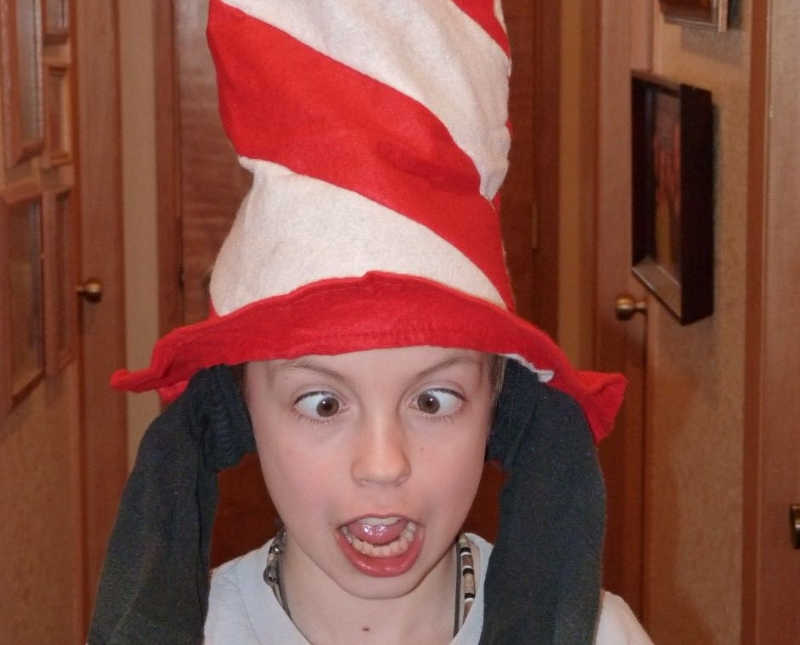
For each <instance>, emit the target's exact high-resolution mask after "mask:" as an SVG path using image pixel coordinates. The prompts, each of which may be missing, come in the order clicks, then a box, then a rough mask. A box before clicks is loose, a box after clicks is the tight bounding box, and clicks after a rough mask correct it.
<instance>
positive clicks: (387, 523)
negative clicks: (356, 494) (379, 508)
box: [359, 517, 400, 526]
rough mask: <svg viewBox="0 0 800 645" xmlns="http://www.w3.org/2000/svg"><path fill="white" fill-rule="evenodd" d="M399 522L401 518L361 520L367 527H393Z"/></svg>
mask: <svg viewBox="0 0 800 645" xmlns="http://www.w3.org/2000/svg"><path fill="white" fill-rule="evenodd" d="M399 521H400V518H399V517H364V518H362V519H360V520H359V522H361V523H362V524H366V525H367V526H380V525H383V526H391V525H392V524H396V523H397V522H399Z"/></svg>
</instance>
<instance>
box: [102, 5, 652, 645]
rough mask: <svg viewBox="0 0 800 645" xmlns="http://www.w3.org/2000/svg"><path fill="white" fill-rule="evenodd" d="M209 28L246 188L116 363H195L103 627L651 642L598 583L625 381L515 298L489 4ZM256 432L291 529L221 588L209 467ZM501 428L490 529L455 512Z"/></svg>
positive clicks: (136, 379) (113, 562) (122, 557)
mask: <svg viewBox="0 0 800 645" xmlns="http://www.w3.org/2000/svg"><path fill="white" fill-rule="evenodd" d="M209 41H210V44H211V48H212V53H213V54H214V57H215V62H216V65H217V72H218V85H219V91H220V110H221V114H222V117H223V122H224V125H225V127H226V131H227V132H228V134H229V136H230V137H231V139H232V141H233V143H234V146H235V147H236V149H237V152H238V153H239V154H240V159H241V161H242V163H243V164H244V165H245V166H246V167H247V168H248V169H250V170H251V171H252V172H253V175H254V179H253V187H252V189H251V191H250V193H249V194H248V196H247V198H246V199H245V201H244V202H243V204H242V207H241V208H240V211H239V213H238V215H237V218H236V221H235V222H234V225H233V227H232V229H231V232H230V234H229V236H228V238H227V239H226V241H225V244H224V245H223V248H222V250H221V251H220V254H219V257H218V259H217V262H216V264H215V267H214V271H213V274H212V280H211V287H210V292H211V300H212V306H213V311H212V315H211V316H210V318H209V320H208V321H206V322H204V323H200V324H198V325H192V326H189V327H184V328H182V329H179V330H176V331H174V332H172V333H171V334H170V335H168V336H167V337H165V338H164V339H162V340H161V341H160V342H159V344H158V345H157V347H156V349H155V351H154V355H153V361H152V364H151V366H150V368H148V369H147V370H142V371H141V372H137V373H127V372H121V373H118V374H117V375H115V379H114V382H115V385H117V386H119V387H124V388H128V389H137V390H140V389H147V388H154V387H158V388H162V391H169V393H171V394H175V393H176V392H177V391H180V390H182V389H183V388H184V387H185V386H186V383H187V382H188V389H187V391H186V392H185V393H184V394H183V395H182V396H181V397H180V398H179V399H178V400H177V401H176V402H175V404H173V406H171V407H170V408H169V409H168V410H167V411H166V412H165V414H164V415H163V416H162V417H161V418H160V419H159V420H157V421H156V423H155V424H154V426H153V427H152V428H151V430H150V431H148V436H147V437H146V439H145V441H144V442H143V445H142V448H141V450H140V454H139V458H138V460H137V466H136V469H135V470H134V473H133V474H132V476H131V480H130V482H129V485H128V487H127V489H126V493H125V498H124V500H123V504H122V510H121V512H120V518H119V520H118V523H117V526H116V527H115V532H114V536H113V537H112V542H111V546H110V548H109V555H108V559H107V563H106V568H105V571H104V577H103V581H102V583H101V590H100V594H99V600H98V606H97V609H96V613H95V619H94V623H93V629H92V633H91V634H90V642H91V643H94V642H120V643H127V642H159V643H167V642H197V641H198V640H200V638H201V634H204V635H205V642H207V643H282V644H283V643H308V642H311V643H357V642H370V641H373V640H375V641H380V642H388V643H392V642H409V641H411V642H423V643H449V642H453V643H477V642H478V641H479V640H480V641H481V642H486V643H488V642H495V643H515V642H520V643H538V642H558V643H583V642H592V641H596V642H598V643H611V642H613V643H627V642H631V643H636V642H644V643H646V642H648V640H647V637H646V636H645V635H644V633H643V632H642V630H641V628H640V627H639V626H638V624H637V623H636V621H635V619H634V618H633V617H632V615H631V614H630V612H629V610H628V609H627V607H625V605H624V603H622V602H621V601H620V600H619V599H616V598H614V597H612V596H610V595H608V594H606V595H604V596H601V592H600V590H599V559H600V544H601V536H602V490H601V484H600V482H599V479H598V477H597V470H596V469H597V465H596V458H595V455H594V450H593V447H592V445H591V437H592V435H593V436H594V438H596V439H599V438H601V437H602V436H604V434H605V433H606V432H608V430H609V429H610V426H611V423H612V422H613V416H614V414H615V412H616V409H617V407H618V406H619V403H620V401H621V397H622V389H623V383H622V380H621V379H620V378H619V377H617V376H614V375H599V374H590V373H578V372H576V371H575V370H573V369H572V368H571V367H570V366H569V364H568V362H567V361H566V359H565V358H564V356H563V354H562V353H561V352H560V350H559V349H558V348H557V347H556V346H555V345H554V344H553V343H552V341H551V340H550V339H549V338H547V337H546V336H545V335H544V334H543V333H541V332H540V331H539V330H537V329H536V328H534V327H533V326H531V325H530V324H529V323H527V322H526V321H524V320H521V319H520V318H518V317H517V316H515V315H514V314H513V303H512V297H511V289H510V284H509V281H508V276H507V273H506V269H505V265H504V259H503V250H502V243H501V239H500V228H499V222H498V217H497V211H496V207H497V193H498V190H499V188H500V184H501V183H502V180H503V177H504V175H505V171H506V167H507V152H508V147H509V143H510V135H509V130H508V127H507V108H506V105H507V98H508V72H509V60H508V49H509V48H508V41H507V38H506V35H505V29H504V26H503V21H502V14H501V12H500V9H499V3H496V2H493V1H492V0H406V1H404V2H402V3H399V2H394V1H392V2H389V1H383V2H375V1H374V0H369V1H367V0H315V1H314V2H311V1H310V0H309V1H306V2H304V1H301V0H295V1H294V2H290V3H287V2H285V0H225V1H223V0H212V1H211V6H210V15H209ZM506 362H507V365H506ZM220 365H228V366H235V365H244V367H243V372H244V374H243V377H242V378H241V379H240V382H238V383H237V381H236V380H235V379H234V378H232V376H231V374H230V370H228V369H227V368H224V367H213V368H212V366H220ZM504 365H505V370H504V369H503V366H504ZM206 368H211V369H206ZM501 380H503V383H502V385H503V387H502V390H501V391H500V393H499V395H498V390H499V389H500V388H499V386H500V384H501ZM544 383H547V385H543V384H544ZM242 399H244V402H245V403H246V407H245V404H244V403H243V401H242ZM495 399H497V404H496V405H495ZM587 422H588V424H587ZM490 428H491V431H490ZM590 430H591V434H590ZM487 444H488V447H487ZM254 447H255V448H256V449H257V450H258V454H259V459H260V462H261V466H262V471H263V474H264V478H265V481H266V483H267V486H268V489H269V491H270V494H271V496H272V498H273V500H274V502H275V505H276V508H277V509H278V511H279V514H280V516H281V518H282V520H283V523H284V528H283V529H282V531H281V532H280V533H279V535H278V536H276V537H275V538H274V539H273V540H271V541H270V542H269V543H268V544H267V545H265V546H264V547H263V548H262V549H260V550H257V551H254V552H252V553H250V554H247V555H245V556H243V557H242V558H239V559H237V560H235V561H233V562H231V563H228V564H227V565H224V566H223V567H221V568H220V569H219V570H218V571H217V572H216V573H215V574H214V577H213V579H212V583H211V588H210V596H209V595H208V593H209V589H208V581H207V577H206V576H207V571H206V568H207V563H208V540H209V527H210V518H211V517H213V506H214V502H215V490H216V489H215V487H214V486H215V484H214V480H213V475H214V472H215V471H216V470H218V469H220V468H222V467H226V466H229V465H232V464H233V463H235V462H236V461H237V460H238V458H239V457H240V456H241V454H243V453H244V452H247V451H248V450H251V449H253V448H254ZM487 453H488V456H489V457H493V458H497V459H499V460H501V461H502V462H503V465H504V467H505V468H506V470H508V471H509V479H508V483H507V485H506V488H505V490H504V493H503V500H502V502H501V526H500V533H499V539H498V542H497V544H496V545H495V547H494V548H492V547H491V546H490V545H489V544H487V543H486V542H485V541H483V540H482V539H480V538H479V537H478V536H463V535H459V529H460V526H461V524H462V523H463V521H464V518H465V516H466V513H467V511H468V509H469V507H470V505H471V503H472V501H473V498H474V495H475V491H476V488H477V485H478V481H479V479H480V472H481V468H482V464H483V460H484V458H485V456H487ZM207 597H208V602H207Z"/></svg>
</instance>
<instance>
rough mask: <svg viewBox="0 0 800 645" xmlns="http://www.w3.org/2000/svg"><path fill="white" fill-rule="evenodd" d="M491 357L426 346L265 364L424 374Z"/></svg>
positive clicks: (480, 364) (482, 363)
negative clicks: (389, 370)
mask: <svg viewBox="0 0 800 645" xmlns="http://www.w3.org/2000/svg"><path fill="white" fill-rule="evenodd" d="M491 356H492V355H491V354H485V353H483V352H479V351H476V350H472V349H464V348H452V347H449V348H448V347H434V346H427V345H423V346H411V347H393V348H385V349H370V350H364V351H355V352H347V353H343V354H328V355H324V354H309V355H305V356H299V357H297V358H292V359H275V360H270V361H265V362H264V363H265V365H266V366H267V368H268V370H269V371H272V372H284V371H294V370H311V371H319V372H323V373H324V372H335V373H339V372H340V371H344V372H346V371H350V370H352V369H358V368H361V367H363V368H374V367H381V368H383V369H388V368H391V369H393V370H394V369H397V370H404V371H408V372H411V373H420V374H424V373H426V372H431V371H438V370H442V369H446V368H448V367H450V366H453V365H475V366H477V367H483V366H485V365H487V364H488V362H489V360H490V357H491Z"/></svg>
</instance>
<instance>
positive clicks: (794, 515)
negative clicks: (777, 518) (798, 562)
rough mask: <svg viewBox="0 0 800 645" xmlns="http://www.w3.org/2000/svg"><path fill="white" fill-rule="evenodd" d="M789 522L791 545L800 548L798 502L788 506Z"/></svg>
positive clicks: (799, 511)
mask: <svg viewBox="0 0 800 645" xmlns="http://www.w3.org/2000/svg"><path fill="white" fill-rule="evenodd" d="M789 523H790V525H791V528H792V546H793V547H794V548H795V549H800V504H792V505H791V506H790V507H789Z"/></svg>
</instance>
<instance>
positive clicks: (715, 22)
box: [659, 0, 729, 31]
mask: <svg viewBox="0 0 800 645" xmlns="http://www.w3.org/2000/svg"><path fill="white" fill-rule="evenodd" d="M659 2H660V4H661V10H662V11H663V12H664V17H665V18H666V19H667V20H669V21H670V22H679V23H682V24H686V25H691V26H694V27H705V28H708V29H716V30H717V31H725V30H726V29H727V28H728V4H729V0H659Z"/></svg>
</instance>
